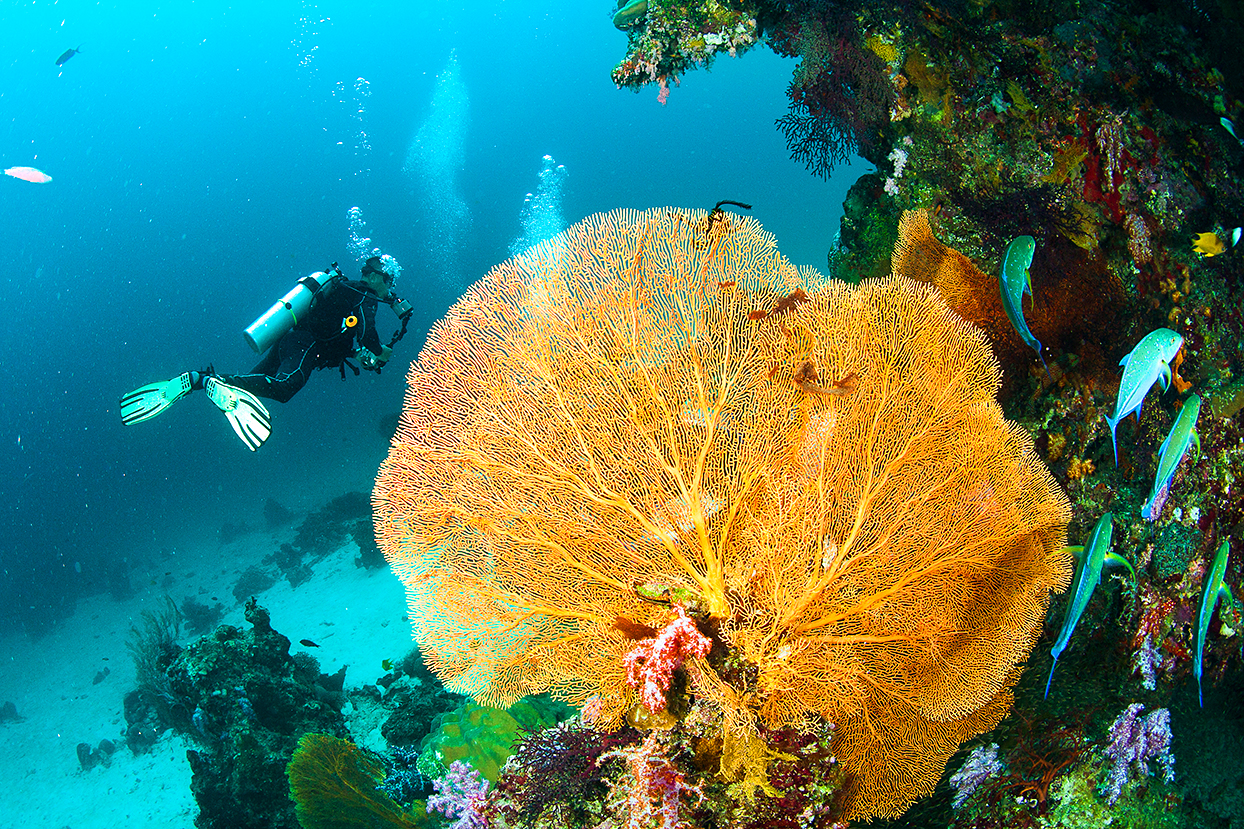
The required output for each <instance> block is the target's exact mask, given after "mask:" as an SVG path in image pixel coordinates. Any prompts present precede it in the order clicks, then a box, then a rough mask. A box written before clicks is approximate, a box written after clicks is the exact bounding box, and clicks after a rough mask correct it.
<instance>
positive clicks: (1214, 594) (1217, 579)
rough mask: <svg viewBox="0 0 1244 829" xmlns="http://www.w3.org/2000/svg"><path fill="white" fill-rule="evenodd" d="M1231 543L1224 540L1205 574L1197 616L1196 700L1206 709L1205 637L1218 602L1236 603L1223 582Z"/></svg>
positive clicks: (1194, 660)
mask: <svg viewBox="0 0 1244 829" xmlns="http://www.w3.org/2000/svg"><path fill="white" fill-rule="evenodd" d="M1229 548H1230V541H1229V540H1228V539H1225V538H1224V539H1223V540H1222V546H1221V547H1219V548H1218V555H1216V556H1214V566H1213V567H1211V568H1210V571H1209V572H1208V573H1206V574H1205V589H1204V590H1203V591H1202V592H1201V609H1200V611H1199V612H1198V613H1197V615H1196V657H1195V658H1194V659H1193V661H1192V673H1193V674H1195V675H1196V699H1197V702H1199V703H1200V704H1201V707H1202V708H1204V707H1205V701H1204V700H1203V699H1201V655H1202V654H1203V653H1205V637H1206V636H1207V635H1209V620H1210V617H1211V616H1213V615H1214V607H1215V606H1216V605H1217V604H1218V600H1219V599H1220V598H1221V597H1223V596H1225V597H1226V598H1227V601H1229V602H1231V601H1234V600H1233V599H1232V597H1231V588H1229V587H1227V585H1226V583H1225V582H1223V577H1224V576H1226V574H1227V557H1228V555H1229V554H1230V549H1229Z"/></svg>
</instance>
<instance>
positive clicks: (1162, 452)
mask: <svg viewBox="0 0 1244 829" xmlns="http://www.w3.org/2000/svg"><path fill="white" fill-rule="evenodd" d="M1200 413H1201V398H1200V397H1199V396H1198V395H1195V394H1194V395H1192V396H1191V397H1189V398H1188V399H1187V400H1185V401H1184V405H1183V408H1182V409H1180V410H1179V416H1178V417H1176V418H1175V423H1174V425H1172V426H1171V431H1170V434H1168V435H1167V436H1166V440H1164V441H1162V447H1161V448H1160V449H1158V472H1157V474H1156V475H1155V476H1154V478H1153V492H1151V493H1150V494H1149V500H1148V501H1146V502H1145V506H1144V507H1143V508H1142V509H1141V511H1140V517H1141V518H1146V519H1148V520H1150V521H1157V520H1158V516H1159V515H1160V514H1161V513H1162V505H1163V504H1164V503H1165V502H1166V496H1167V494H1168V493H1169V492H1170V485H1171V479H1172V478H1174V477H1175V470H1176V469H1178V468H1179V462H1180V461H1181V460H1183V457H1184V455H1186V454H1187V453H1188V447H1189V446H1191V445H1192V444H1196V453H1197V456H1198V457H1200V454H1201V439H1200V438H1199V437H1198V436H1197V433H1196V419H1197V416H1198V415H1199V414H1200Z"/></svg>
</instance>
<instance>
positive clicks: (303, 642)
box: [298, 639, 319, 648]
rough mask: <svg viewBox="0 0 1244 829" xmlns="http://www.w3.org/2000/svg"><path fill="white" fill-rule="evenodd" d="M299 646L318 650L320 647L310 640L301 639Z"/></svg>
mask: <svg viewBox="0 0 1244 829" xmlns="http://www.w3.org/2000/svg"><path fill="white" fill-rule="evenodd" d="M298 644H300V645H302V646H303V647H304V648H318V647H319V645H317V644H315V643H314V642H312V641H311V640H310V639H299V640H298Z"/></svg>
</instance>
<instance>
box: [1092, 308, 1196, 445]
mask: <svg viewBox="0 0 1244 829" xmlns="http://www.w3.org/2000/svg"><path fill="white" fill-rule="evenodd" d="M1183 344H1184V338H1183V337H1181V336H1180V335H1179V334H1177V333H1175V332H1174V331H1172V330H1170V329H1169V328H1159V329H1157V330H1156V331H1150V332H1149V333H1148V334H1146V335H1145V337H1144V339H1142V340H1141V341H1140V342H1138V343H1137V344H1136V347H1135V348H1133V349H1132V351H1131V353H1130V354H1128V355H1127V356H1126V357H1124V358H1123V359H1122V360H1119V365H1121V366H1124V369H1123V379H1122V381H1120V382H1119V400H1118V403H1116V404H1115V408H1114V417H1111V416H1110V415H1106V423H1108V424H1109V425H1110V442H1111V443H1113V444H1114V465H1115V466H1118V465H1119V442H1118V438H1116V437H1115V428H1116V427H1117V426H1118V425H1119V421H1120V420H1122V419H1123V418H1125V417H1127V416H1128V415H1130V414H1131V413H1132V412H1135V413H1136V419H1137V420H1138V421H1139V420H1140V407H1141V404H1143V403H1144V402H1145V395H1146V394H1148V393H1149V389H1151V388H1153V384H1154V383H1155V382H1160V383H1161V384H1162V391H1166V389H1167V387H1168V386H1170V383H1171V361H1172V360H1174V359H1175V355H1176V354H1177V353H1178V352H1179V349H1180V348H1182V347H1183Z"/></svg>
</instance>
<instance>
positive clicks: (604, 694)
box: [374, 209, 1070, 818]
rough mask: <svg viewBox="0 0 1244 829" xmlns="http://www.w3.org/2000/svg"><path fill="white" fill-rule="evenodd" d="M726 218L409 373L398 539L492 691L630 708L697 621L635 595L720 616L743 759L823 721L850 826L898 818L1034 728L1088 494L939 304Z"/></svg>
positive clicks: (535, 283) (428, 620) (516, 280)
mask: <svg viewBox="0 0 1244 829" xmlns="http://www.w3.org/2000/svg"><path fill="white" fill-rule="evenodd" d="M705 215H706V214H705V213H704V212H703V211H683V210H668V209H663V210H650V211H646V212H637V211H631V210H619V211H614V212H612V213H607V214H601V215H597V216H592V217H589V218H588V219H587V220H585V221H584V222H582V223H580V224H578V225H575V226H574V227H572V228H570V229H569V230H567V231H566V232H565V233H563V234H562V235H561V236H559V237H557V238H556V239H554V240H553V241H552V242H550V243H548V244H546V245H542V246H541V247H539V248H537V249H535V250H533V251H531V252H529V253H528V254H525V255H523V256H519V257H516V258H515V259H512V260H510V261H508V262H506V263H504V264H502V265H500V266H498V267H497V268H495V269H493V271H491V272H490V273H489V274H488V275H487V276H486V277H485V278H484V279H483V280H481V281H480V282H479V283H477V284H476V285H475V286H473V287H472V288H471V289H470V291H469V292H468V293H467V294H466V296H464V297H463V299H462V300H461V301H460V302H459V303H458V304H457V305H455V306H454V308H453V309H451V311H450V313H449V315H448V316H447V317H446V318H445V319H444V320H442V321H441V322H439V323H438V324H437V325H436V327H435V328H434V329H433V331H432V333H431V335H430V336H429V339H428V344H427V346H426V347H425V349H424V351H423V353H422V354H421V355H420V357H419V360H418V361H417V362H416V363H415V364H414V365H412V367H411V370H410V374H409V392H408V395H407V400H406V405H405V407H404V411H403V415H402V419H401V423H400V425H399V427H398V432H397V434H396V435H395V437H394V440H393V445H392V448H391V451H390V454H389V458H388V459H387V460H386V461H385V463H384V464H383V465H382V467H381V470H380V474H379V476H378V478H377V482H376V489H375V493H374V505H375V510H376V519H377V520H376V527H377V537H378V541H379V543H380V546H381V549H382V550H383V551H384V553H385V555H386V557H387V558H388V560H389V562H390V563H391V565H392V567H393V569H394V571H395V572H396V573H397V574H398V575H399V577H400V578H401V579H402V581H403V582H404V583H405V585H406V587H407V590H408V596H409V606H410V612H411V619H412V623H413V626H414V630H415V635H416V638H417V639H418V640H419V643H420V646H421V648H422V650H423V653H424V655H425V657H426V658H427V659H428V660H429V662H430V664H431V665H432V667H433V669H434V670H435V671H436V672H437V674H438V675H439V676H441V678H442V679H443V680H444V681H446V683H447V684H448V685H449V686H450V687H451V688H453V689H454V690H458V691H462V692H464V693H469V694H471V695H473V696H475V697H477V698H478V699H480V700H481V701H483V702H487V703H490V704H505V703H508V702H510V701H513V700H514V699H517V698H518V697H521V696H523V695H525V694H528V693H534V692H538V691H543V690H551V691H553V692H554V693H556V694H558V695H559V696H561V697H563V698H565V699H568V700H570V701H571V702H573V703H576V704H582V703H584V702H585V701H586V700H587V699H588V698H589V697H597V698H598V699H599V701H600V705H599V707H600V709H601V710H602V720H603V721H611V720H612V721H616V719H617V718H618V717H619V716H620V715H621V713H622V712H623V711H625V710H626V709H627V708H629V707H630V706H632V705H633V704H634V703H635V697H634V691H633V690H632V689H631V688H630V687H629V686H628V684H627V682H626V676H625V671H624V669H623V667H622V657H623V655H624V654H625V653H626V651H627V650H629V649H630V648H631V647H632V646H633V642H631V641H630V639H629V638H628V633H627V631H633V630H636V629H655V628H660V627H661V626H662V625H663V624H664V623H665V622H666V621H667V618H668V610H667V609H666V608H664V607H662V606H660V605H658V604H654V603H652V602H651V601H646V600H644V599H642V598H640V596H639V595H638V593H637V587H638V586H641V585H648V586H652V585H660V586H664V587H667V588H669V589H670V590H671V591H673V590H677V591H681V593H682V594H683V595H689V596H691V597H693V599H692V600H691V601H690V603H689V604H690V607H689V610H691V611H692V612H693V613H695V614H697V615H699V616H700V618H701V619H702V620H704V621H706V622H707V621H710V619H711V622H712V624H711V625H706V626H705V629H706V630H707V629H710V628H711V629H713V630H715V631H716V633H715V635H716V636H717V638H719V639H720V641H721V643H722V644H723V645H724V646H725V648H726V650H727V651H728V652H729V653H731V654H732V656H733V657H734V662H735V664H736V666H737V665H738V664H739V660H743V661H746V662H749V663H751V665H752V666H754V669H755V670H754V671H751V672H749V671H735V672H732V673H731V674H730V676H729V677H723V676H719V675H718V674H716V672H715V671H714V667H713V665H714V663H713V662H712V661H706V660H704V659H698V660H696V661H695V662H694V664H692V665H690V674H691V676H692V680H693V683H692V684H693V692H694V693H695V694H696V695H697V696H698V697H700V699H701V700H702V701H705V702H706V703H707V704H712V705H716V706H718V707H719V708H721V709H722V711H723V714H724V716H723V721H724V722H726V723H727V731H738V732H740V733H737V734H735V733H728V734H726V741H725V749H724V750H723V751H724V755H723V758H722V768H723V772H727V770H728V769H734V770H736V771H737V770H739V769H740V768H741V765H746V762H753V761H746V762H744V761H742V760H740V759H739V757H740V756H742V755H743V754H745V753H748V752H750V753H751V754H750V756H753V757H754V756H756V752H755V750H754V746H755V743H754V741H750V738H749V736H748V734H747V733H744V732H746V731H748V730H749V729H752V728H754V726H753V725H752V723H755V722H756V721H757V720H759V721H761V722H763V723H764V724H765V725H767V726H769V727H773V728H778V727H782V726H786V725H791V724H794V723H796V722H798V721H800V720H801V719H802V718H805V717H807V716H809V715H817V716H820V717H823V718H826V719H828V720H830V721H832V722H834V723H836V724H837V726H838V728H837V731H836V736H835V746H834V748H835V751H836V753H837V756H838V757H839V758H840V760H841V762H842V764H843V768H844V770H845V771H846V773H847V782H846V784H845V785H846V790H845V791H846V799H845V804H846V807H845V808H846V814H847V817H849V818H867V817H874V816H893V815H897V814H900V813H901V812H902V811H903V810H904V809H905V808H906V806H907V804H908V803H910V802H911V801H912V800H913V799H914V798H916V797H918V796H920V795H922V794H926V793H928V792H931V791H932V789H933V786H934V785H935V783H936V781H937V779H938V776H939V775H940V773H941V771H942V769H943V768H944V767H945V763H946V761H947V759H948V758H949V756H950V754H951V753H953V752H954V750H955V749H956V748H957V747H958V745H959V744H960V743H961V742H962V741H963V740H965V739H967V738H969V737H971V736H973V735H975V734H978V733H980V732H981V731H983V730H985V729H987V728H989V727H991V726H992V725H993V724H994V723H996V722H997V721H998V720H999V719H1000V718H1001V717H1002V716H1003V715H1004V714H1005V712H1006V710H1007V709H1008V707H1009V705H1010V700H1011V697H1010V688H1011V687H1012V685H1013V684H1014V681H1015V678H1016V675H1017V672H1016V666H1017V664H1018V663H1019V662H1021V661H1022V660H1023V659H1024V658H1025V657H1026V656H1027V653H1028V651H1029V649H1030V648H1031V646H1032V643H1033V641H1034V639H1035V637H1036V635H1037V633H1038V632H1039V629H1040V622H1041V619H1042V617H1043V615H1044V613H1045V610H1046V606H1047V602H1048V596H1049V592H1050V591H1051V590H1052V589H1054V590H1057V589H1062V588H1064V587H1065V585H1066V583H1067V581H1068V580H1069V577H1070V567H1069V561H1068V560H1067V557H1066V556H1065V554H1063V553H1062V552H1061V550H1062V546H1063V544H1064V541H1065V527H1066V523H1067V520H1068V515H1069V510H1068V505H1067V503H1066V500H1065V498H1064V497H1063V495H1062V494H1061V490H1060V489H1059V488H1058V486H1057V484H1056V483H1055V482H1054V481H1053V479H1052V478H1051V477H1050V476H1049V474H1048V472H1047V471H1046V470H1045V469H1044V467H1043V466H1042V465H1041V463H1040V461H1039V460H1038V459H1037V458H1036V457H1035V455H1034V454H1033V452H1032V446H1031V441H1030V440H1029V438H1028V436H1027V435H1026V434H1025V433H1023V432H1022V431H1021V430H1020V429H1018V428H1017V427H1014V426H1011V425H1009V424H1007V422H1006V421H1005V420H1004V419H1003V417H1002V415H1001V412H1000V410H999V409H998V407H997V405H996V403H995V402H994V399H993V398H994V394H995V392H996V390H997V387H998V376H999V375H998V368H997V365H996V363H995V362H994V361H993V358H992V357H991V355H990V353H989V349H988V347H987V345H986V344H985V342H984V340H983V338H982V337H981V336H980V334H979V333H977V332H975V331H974V330H973V329H972V328H971V327H970V326H969V325H967V324H966V323H964V322H963V321H962V320H960V319H958V318H957V317H955V316H954V315H953V314H951V313H950V312H949V311H948V310H947V309H946V307H945V305H944V304H943V303H942V301H941V300H940V299H939V298H938V297H937V295H936V293H935V292H934V291H933V290H932V289H930V288H927V287H922V286H920V285H918V284H917V283H915V282H912V281H910V280H907V279H902V278H895V277H892V278H887V279H884V280H870V281H866V282H864V283H863V284H861V285H860V286H858V287H853V286H848V285H845V284H841V283H834V284H826V283H825V282H824V280H823V278H822V277H820V275H819V274H817V273H815V272H814V271H811V270H808V271H804V272H802V273H797V272H796V270H795V269H794V268H793V267H792V266H791V265H790V263H789V262H787V261H786V260H785V259H784V258H783V257H782V256H781V255H780V254H779V253H778V251H777V249H776V246H775V244H774V241H773V238H772V237H771V236H769V235H768V234H767V233H765V232H764V231H763V230H762V229H761V228H760V226H759V225H758V224H757V223H756V222H755V221H754V220H752V219H750V218H739V217H731V219H730V222H729V223H728V224H727V223H714V224H713V225H712V226H711V227H710V226H708V225H707V224H706V222H705V221H704V218H705ZM796 289H801V290H802V291H804V293H805V294H806V295H807V297H808V299H807V300H806V301H800V302H798V303H794V302H787V306H789V307H786V308H785V309H784V312H783V313H780V314H776V313H774V314H766V315H765V316H764V318H759V319H757V318H755V317H756V316H757V315H756V314H755V313H754V312H756V311H757V310H766V311H768V310H772V309H775V308H777V307H778V305H779V303H781V302H783V300H786V299H788V298H789V297H791V296H793V295H795V291H796ZM749 317H751V319H749ZM745 676H754V679H749V680H746V681H745V685H740V684H739V683H742V682H744V680H742V679H740V677H745ZM749 741H750V742H749ZM731 746H734V747H736V748H737V751H736V750H735V749H732V748H731ZM732 753H733V754H734V755H737V756H731V755H732ZM751 771H754V767H753V768H752V770H751ZM751 771H748V772H747V773H749V774H750V773H751ZM727 773H729V772H727ZM738 773H740V774H742V773H744V772H743V771H739V772H738Z"/></svg>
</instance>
